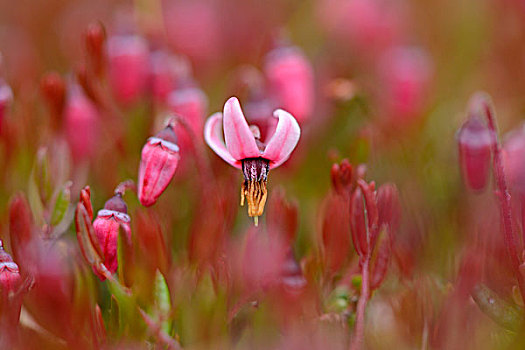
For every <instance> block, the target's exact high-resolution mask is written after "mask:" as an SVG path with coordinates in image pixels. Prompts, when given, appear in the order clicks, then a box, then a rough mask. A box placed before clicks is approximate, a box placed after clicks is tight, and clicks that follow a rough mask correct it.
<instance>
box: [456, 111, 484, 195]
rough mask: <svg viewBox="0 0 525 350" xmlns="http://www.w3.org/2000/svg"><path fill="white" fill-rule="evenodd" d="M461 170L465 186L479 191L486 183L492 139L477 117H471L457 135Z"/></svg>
mask: <svg viewBox="0 0 525 350" xmlns="http://www.w3.org/2000/svg"><path fill="white" fill-rule="evenodd" d="M457 140H458V146H459V158H460V162H461V170H462V173H463V178H464V180H465V183H466V185H467V186H468V187H469V188H470V189H472V190H474V191H481V190H483V189H484V188H485V186H486V185H487V182H488V178H489V173H490V158H491V147H492V143H493V137H492V134H491V132H490V131H489V129H488V128H487V126H486V125H485V124H484V123H483V121H482V120H481V119H480V118H479V117H478V116H471V117H470V118H469V119H468V120H467V121H466V122H465V124H463V126H462V127H461V129H459V131H458V134H457Z"/></svg>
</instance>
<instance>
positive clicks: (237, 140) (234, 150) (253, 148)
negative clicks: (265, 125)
mask: <svg viewBox="0 0 525 350" xmlns="http://www.w3.org/2000/svg"><path fill="white" fill-rule="evenodd" d="M223 126H224V140H225V142H226V148H227V149H228V151H229V152H230V154H231V155H232V157H233V158H234V159H236V160H242V159H245V158H256V157H260V156H261V152H260V151H259V148H257V144H256V143H255V137H254V136H253V134H252V132H251V130H250V127H249V126H248V123H247V122H246V118H244V114H243V113H242V109H241V105H240V103H239V100H238V99H237V98H236V97H231V98H230V99H229V100H228V101H226V103H225V104H224V120H223Z"/></svg>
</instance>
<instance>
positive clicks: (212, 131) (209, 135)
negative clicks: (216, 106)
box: [204, 112, 241, 169]
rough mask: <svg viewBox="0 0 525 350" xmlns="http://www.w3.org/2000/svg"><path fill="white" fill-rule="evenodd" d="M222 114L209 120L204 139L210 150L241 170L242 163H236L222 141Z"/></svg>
mask: <svg viewBox="0 0 525 350" xmlns="http://www.w3.org/2000/svg"><path fill="white" fill-rule="evenodd" d="M221 125H222V113H220V112H217V113H215V114H213V115H212V116H211V117H209V118H208V120H207V121H206V125H204V139H205V140H206V143H207V144H208V146H210V148H211V149H212V150H213V151H214V152H215V153H217V155H218V156H219V157H221V158H222V159H224V160H225V161H226V162H228V163H229V164H231V165H233V166H234V167H236V168H239V169H240V168H241V162H238V161H236V160H235V159H234V158H233V157H232V156H231V154H230V152H228V150H227V149H226V145H225V144H224V141H223V140H222V128H221Z"/></svg>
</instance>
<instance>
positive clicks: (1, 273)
mask: <svg viewBox="0 0 525 350" xmlns="http://www.w3.org/2000/svg"><path fill="white" fill-rule="evenodd" d="M20 282H21V277H20V271H19V270H18V265H17V264H16V263H15V262H13V259H12V258H11V255H9V254H7V253H6V252H5V251H4V246H3V243H2V240H0V292H1V294H2V295H4V296H6V295H8V294H9V293H11V292H14V291H16V290H17V288H18V286H19V285H20Z"/></svg>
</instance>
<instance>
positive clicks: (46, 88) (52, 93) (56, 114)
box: [40, 72, 66, 128]
mask: <svg viewBox="0 0 525 350" xmlns="http://www.w3.org/2000/svg"><path fill="white" fill-rule="evenodd" d="M40 92H41V94H42V96H43V97H44V98H45V100H46V102H47V105H48V107H49V111H50V114H51V117H52V119H51V121H52V124H53V127H55V128H57V127H58V125H60V124H61V123H62V120H61V119H62V112H63V110H64V104H65V102H66V84H65V82H64V79H62V77H61V76H60V74H58V73H56V72H49V73H47V74H46V75H44V76H43V77H42V79H41V80H40Z"/></svg>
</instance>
